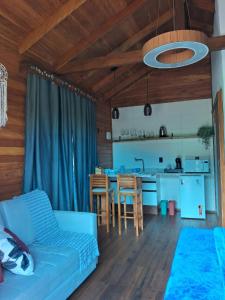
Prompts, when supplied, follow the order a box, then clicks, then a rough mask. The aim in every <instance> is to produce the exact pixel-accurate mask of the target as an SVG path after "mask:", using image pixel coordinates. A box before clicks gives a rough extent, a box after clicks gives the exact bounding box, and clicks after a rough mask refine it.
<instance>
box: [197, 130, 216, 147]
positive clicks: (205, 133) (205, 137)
mask: <svg viewBox="0 0 225 300" xmlns="http://www.w3.org/2000/svg"><path fill="white" fill-rule="evenodd" d="M213 134H214V129H213V127H212V126H209V125H205V126H201V127H200V128H199V129H198V132H197V136H198V137H199V138H201V139H202V143H203V144H204V145H205V149H208V148H209V145H210V138H211V136H213Z"/></svg>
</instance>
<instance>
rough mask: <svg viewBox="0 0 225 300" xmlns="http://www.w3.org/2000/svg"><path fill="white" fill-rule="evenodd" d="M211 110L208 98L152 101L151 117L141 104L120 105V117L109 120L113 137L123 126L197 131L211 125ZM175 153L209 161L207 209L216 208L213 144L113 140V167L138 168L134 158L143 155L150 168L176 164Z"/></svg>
mask: <svg viewBox="0 0 225 300" xmlns="http://www.w3.org/2000/svg"><path fill="white" fill-rule="evenodd" d="M211 109H212V108H211V99H205V100H195V101H183V102H174V103H168V104H166V103H164V104H155V105H152V116H150V117H144V114H143V106H134V107H126V108H120V118H119V119H118V120H113V121H112V129H113V137H114V138H118V137H119V136H120V135H121V130H122V129H132V128H133V129H136V131H137V132H138V131H139V130H142V131H143V130H145V132H147V131H150V132H154V134H155V135H158V134H159V128H160V126H161V125H165V126H166V128H167V131H168V134H169V135H170V134H171V133H173V134H174V135H180V134H196V133H197V130H198V128H199V127H200V126H202V125H206V124H207V125H212V116H211ZM177 156H180V157H181V158H182V159H184V158H186V157H193V158H194V157H195V156H200V158H203V159H204V158H206V159H209V160H210V168H211V173H212V175H211V179H210V180H208V182H209V183H208V185H207V186H209V188H207V199H206V202H207V203H206V208H207V209H208V210H212V211H213V210H215V191H214V164H213V161H214V159H213V145H212V143H211V146H210V148H209V149H207V150H206V149H205V146H204V145H203V144H202V142H201V140H199V139H198V138H191V139H173V140H147V141H129V142H119V143H113V166H114V168H120V166H121V165H123V166H125V168H127V169H130V168H137V167H141V164H140V162H135V161H134V158H135V157H141V158H143V159H144V160H145V167H146V168H149V169H164V168H166V167H175V158H176V157H177ZM159 157H163V163H159ZM171 197H172V195H171Z"/></svg>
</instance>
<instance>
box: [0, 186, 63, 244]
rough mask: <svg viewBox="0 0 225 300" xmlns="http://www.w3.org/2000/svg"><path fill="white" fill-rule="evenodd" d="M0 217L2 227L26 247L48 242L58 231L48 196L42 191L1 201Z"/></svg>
mask: <svg viewBox="0 0 225 300" xmlns="http://www.w3.org/2000/svg"><path fill="white" fill-rule="evenodd" d="M0 215H2V218H3V221H4V226H5V227H6V228H9V229H10V230H11V231H12V232H14V233H15V234H16V235H17V236H18V237H19V238H20V239H21V240H22V241H23V242H24V243H26V244H27V245H29V244H32V243H33V242H35V241H36V242H42V241H45V240H48V239H49V238H50V237H52V236H55V235H57V233H58V230H59V227H58V223H57V220H56V218H55V215H54V213H53V210H52V207H51V203H50V201H49V198H48V195H47V194H46V193H45V192H44V191H40V190H34V191H32V192H29V193H26V194H23V195H20V196H18V197H14V198H13V199H11V200H6V201H1V202H0ZM0 222H1V220H0Z"/></svg>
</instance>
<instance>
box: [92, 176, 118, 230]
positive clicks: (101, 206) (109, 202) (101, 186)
mask: <svg viewBox="0 0 225 300" xmlns="http://www.w3.org/2000/svg"><path fill="white" fill-rule="evenodd" d="M94 196H96V197H97V216H98V225H100V224H101V223H102V218H103V217H104V216H105V219H106V228H107V232H109V228H110V219H111V217H112V224H113V227H115V203H114V191H113V189H112V188H110V183H109V178H108V176H107V175H98V174H93V175H90V211H91V212H93V210H94ZM104 200H105V201H104Z"/></svg>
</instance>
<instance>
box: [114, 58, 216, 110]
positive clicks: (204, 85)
mask: <svg viewBox="0 0 225 300" xmlns="http://www.w3.org/2000/svg"><path fill="white" fill-rule="evenodd" d="M146 78H147V77H146V76H144V77H142V78H141V79H140V80H138V81H136V82H135V83H134V84H132V85H130V86H129V87H127V89H125V90H124V91H122V92H120V93H118V94H117V95H115V96H114V97H113V98H112V99H111V103H112V106H117V107H122V106H134V105H143V104H145V103H147V79H146ZM211 85H212V82H211V62H210V60H209V59H206V60H205V61H202V62H200V63H198V64H195V65H192V66H189V67H185V68H178V69H169V70H153V71H152V72H151V71H150V73H149V101H148V102H149V103H165V102H173V101H184V100H193V99H206V98H211V97H212V88H211Z"/></svg>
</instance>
